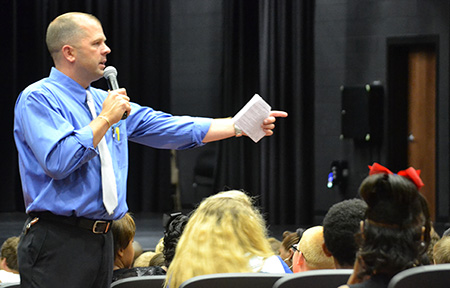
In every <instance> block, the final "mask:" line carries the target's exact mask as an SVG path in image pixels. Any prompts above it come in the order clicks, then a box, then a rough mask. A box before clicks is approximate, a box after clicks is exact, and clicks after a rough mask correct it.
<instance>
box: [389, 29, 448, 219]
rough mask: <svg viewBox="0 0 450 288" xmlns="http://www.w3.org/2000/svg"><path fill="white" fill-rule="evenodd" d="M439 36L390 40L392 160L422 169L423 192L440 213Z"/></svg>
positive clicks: (399, 166)
mask: <svg viewBox="0 0 450 288" xmlns="http://www.w3.org/2000/svg"><path fill="white" fill-rule="evenodd" d="M438 41H439V39H438V37H437V36H436V37H435V36H427V37H413V38H391V39H388V43H387V44H388V59H387V63H388V73H387V82H388V97H387V98H388V118H387V122H388V123H387V126H386V127H388V129H387V133H388V135H387V139H388V163H389V167H391V168H392V169H393V171H398V170H400V169H405V168H406V167H409V166H413V167H415V168H416V169H420V170H421V175H420V176H421V178H422V180H423V182H424V184H425V186H424V187H423V188H422V189H421V193H422V194H423V195H424V196H425V198H426V199H427V201H428V205H429V207H430V213H431V217H432V219H433V220H435V216H436V99H437V97H436V96H437V89H436V88H437V87H436V86H437V77H438V75H437V71H438V70H437V68H438V67H437V64H436V63H438V62H437V58H438V56H439V55H438V50H437V47H438Z"/></svg>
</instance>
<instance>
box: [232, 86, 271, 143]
mask: <svg viewBox="0 0 450 288" xmlns="http://www.w3.org/2000/svg"><path fill="white" fill-rule="evenodd" d="M271 109H272V108H271V107H270V105H269V104H267V102H266V101H264V99H262V98H261V96H259V95H258V94H255V95H254V96H253V97H252V99H250V101H248V103H247V104H246V105H245V106H244V107H243V108H242V109H241V111H239V112H238V113H237V114H236V115H235V116H234V117H233V120H234V123H236V125H238V126H239V128H241V130H242V131H244V132H245V134H247V136H248V137H250V138H251V139H252V140H253V141H254V142H255V143H257V142H258V141H259V140H261V138H263V137H264V136H265V135H266V133H265V132H264V130H263V129H262V128H261V125H262V124H263V121H264V119H266V118H267V117H269V114H270V110H271Z"/></svg>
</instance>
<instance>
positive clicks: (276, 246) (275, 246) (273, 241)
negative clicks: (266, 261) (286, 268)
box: [267, 237, 281, 255]
mask: <svg viewBox="0 0 450 288" xmlns="http://www.w3.org/2000/svg"><path fill="white" fill-rule="evenodd" d="M267 240H269V243H270V247H272V251H273V253H275V255H280V247H281V241H280V240H278V239H277V238H275V237H269V238H268V239H267Z"/></svg>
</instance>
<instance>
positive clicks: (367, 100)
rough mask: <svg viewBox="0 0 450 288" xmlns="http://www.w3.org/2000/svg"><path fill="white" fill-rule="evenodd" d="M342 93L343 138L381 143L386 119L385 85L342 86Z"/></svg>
mask: <svg viewBox="0 0 450 288" xmlns="http://www.w3.org/2000/svg"><path fill="white" fill-rule="evenodd" d="M341 95H342V99H341V100H342V102H341V139H345V138H349V139H354V140H361V141H366V142H372V143H380V142H381V139H382V135H383V121H384V117H383V115H384V109H383V98H384V89H383V86H381V85H369V84H367V85H360V86H342V87H341Z"/></svg>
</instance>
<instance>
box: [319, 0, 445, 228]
mask: <svg viewBox="0 0 450 288" xmlns="http://www.w3.org/2000/svg"><path fill="white" fill-rule="evenodd" d="M449 6H450V4H449V2H448V1H445V0H432V1H429V0H415V1H411V0H386V1H371V0H364V1H361V0H347V1H344V0H317V1H316V15H315V16H316V17H315V46H314V49H315V55H316V56H315V59H316V62H315V69H316V70H315V77H316V95H315V99H316V100H315V103H316V108H315V123H316V125H315V127H316V128H315V129H316V133H315V135H316V139H315V143H317V145H316V151H315V159H316V163H315V167H316V176H315V179H314V181H315V192H314V195H315V207H314V209H315V216H316V217H315V221H316V222H320V221H321V218H322V217H323V215H324V213H325V212H326V211H327V209H328V208H329V207H330V206H331V205H332V204H333V203H334V202H336V201H339V200H340V199H343V198H348V197H353V196H355V195H356V194H357V190H358V187H359V184H360V183H361V181H362V179H363V178H364V177H366V176H367V172H368V168H367V165H368V164H371V163H372V162H374V161H379V162H381V163H385V162H386V160H387V159H386V155H387V151H386V149H387V148H386V145H385V144H386V143H383V144H382V145H381V146H380V147H375V146H372V145H366V144H364V143H363V144H357V143H355V142H354V141H353V140H351V139H344V140H341V139H340V137H339V136H340V131H341V129H340V109H341V94H340V86H341V85H364V84H372V83H373V82H374V81H380V83H381V85H384V87H385V88H386V86H385V85H386V80H387V79H386V71H387V67H386V65H387V64H386V59H387V55H386V53H387V50H386V48H387V44H386V43H387V39H388V38H390V37H402V36H408V37H414V36H420V35H438V37H439V45H440V46H439V49H438V50H439V64H438V65H439V67H438V69H439V76H438V78H439V79H438V95H437V101H438V103H439V104H438V110H437V117H438V119H437V122H438V124H437V129H438V131H437V135H438V136H437V145H438V147H437V148H438V149H437V150H438V155H437V159H438V163H437V166H438V167H437V170H438V175H437V181H438V182H437V189H438V190H437V194H438V197H439V199H440V201H439V207H438V209H439V213H440V216H441V218H443V220H444V221H448V215H449V198H448V192H449V191H448V186H449V177H448V175H449V172H450V170H449V161H448V160H449V146H448V141H449V135H448V131H449V125H448V122H449V121H448V120H449V119H448V118H449V113H448V108H449V102H448V96H449V87H448V79H449V72H448V70H449V58H448V56H449V52H448V51H449V26H450V23H449V19H450V17H449V16H450V15H449V11H450V8H449ZM385 91H386V89H385ZM386 97H389V95H386ZM385 103H386V102H385ZM333 160H345V161H347V162H348V164H349V172H350V174H349V182H348V186H347V189H346V190H345V193H341V192H340V191H339V190H338V189H333V190H328V189H327V188H326V179H327V178H326V176H327V174H328V172H329V169H330V164H331V162H332V161H333ZM438 216H439V215H438Z"/></svg>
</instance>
